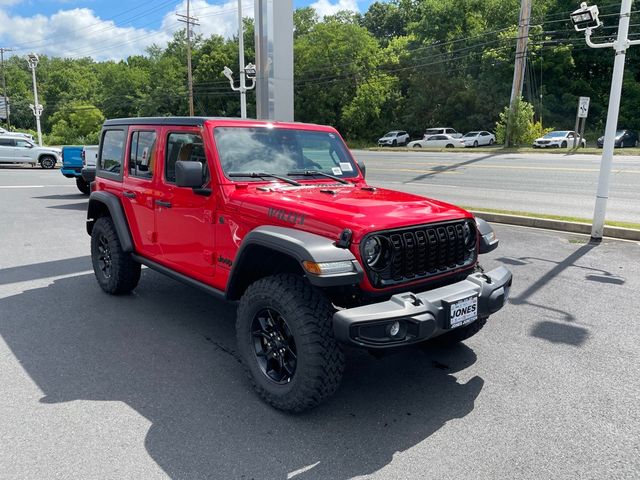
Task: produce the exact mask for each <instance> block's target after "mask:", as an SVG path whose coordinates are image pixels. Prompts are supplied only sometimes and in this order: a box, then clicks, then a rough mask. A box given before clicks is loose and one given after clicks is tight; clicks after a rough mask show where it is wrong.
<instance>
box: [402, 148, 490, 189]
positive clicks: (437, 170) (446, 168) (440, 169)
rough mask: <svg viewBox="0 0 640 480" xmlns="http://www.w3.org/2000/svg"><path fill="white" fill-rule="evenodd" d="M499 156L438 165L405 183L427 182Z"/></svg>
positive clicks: (487, 156) (488, 155)
mask: <svg viewBox="0 0 640 480" xmlns="http://www.w3.org/2000/svg"><path fill="white" fill-rule="evenodd" d="M497 156H500V154H499V153H489V154H487V155H483V156H482V157H478V158H472V159H470V160H467V161H465V162H458V163H453V164H451V165H436V166H434V167H432V168H431V170H432V171H431V172H429V173H424V174H422V175H418V176H417V177H414V178H412V179H411V180H407V181H406V182H403V183H404V184H407V183H413V182H419V181H421V180H426V179H427V178H433V177H436V176H438V175H440V174H442V173H447V172H452V171H455V170H457V169H458V168H461V167H465V166H467V165H472V164H474V163H478V162H482V161H484V160H488V159H490V158H493V157H497Z"/></svg>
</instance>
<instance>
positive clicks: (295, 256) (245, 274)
mask: <svg viewBox="0 0 640 480" xmlns="http://www.w3.org/2000/svg"><path fill="white" fill-rule="evenodd" d="M304 261H311V262H316V263H323V262H339V261H351V262H353V265H354V271H353V272H349V273H341V274H335V275H313V274H309V273H307V272H305V270H304V269H303V267H302V262H304ZM278 273H294V274H298V275H301V276H304V277H306V278H307V279H308V280H309V282H310V283H311V284H312V285H315V286H317V287H321V288H322V287H333V286H340V285H352V284H357V283H359V282H360V280H361V279H362V276H363V271H362V268H361V267H360V265H359V264H358V262H357V261H356V259H355V257H354V256H353V254H352V253H351V252H350V251H349V250H348V249H345V248H339V247H337V246H336V245H335V242H333V241H332V240H331V239H329V238H326V237H322V236H320V235H315V234H313V233H309V232H304V231H300V230H295V229H292V228H286V227H277V226H271V225H266V226H261V227H258V228H256V229H255V230H252V231H251V232H249V233H248V234H247V235H246V236H245V237H244V239H243V241H242V244H241V246H240V249H239V250H238V253H237V255H236V259H235V261H234V263H233V267H232V269H231V274H230V275H229V280H228V282H227V288H226V292H227V299H229V300H238V299H239V298H240V297H241V296H242V295H243V293H244V291H245V290H246V289H247V287H248V286H249V285H251V283H253V282H255V281H256V280H259V279H260V278H263V277H266V276H269V275H274V274H278Z"/></svg>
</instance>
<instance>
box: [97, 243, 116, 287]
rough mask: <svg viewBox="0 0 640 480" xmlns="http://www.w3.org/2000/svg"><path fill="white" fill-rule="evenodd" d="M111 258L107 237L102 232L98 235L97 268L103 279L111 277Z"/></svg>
mask: <svg viewBox="0 0 640 480" xmlns="http://www.w3.org/2000/svg"><path fill="white" fill-rule="evenodd" d="M112 265H113V258H112V256H111V247H109V239H108V238H107V236H106V235H105V234H104V233H101V234H100V236H99V237H98V268H99V269H100V272H102V275H104V278H105V279H109V278H111V272H112Z"/></svg>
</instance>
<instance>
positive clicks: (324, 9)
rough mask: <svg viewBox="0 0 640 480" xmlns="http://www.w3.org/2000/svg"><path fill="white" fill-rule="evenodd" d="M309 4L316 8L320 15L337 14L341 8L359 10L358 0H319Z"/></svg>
mask: <svg viewBox="0 0 640 480" xmlns="http://www.w3.org/2000/svg"><path fill="white" fill-rule="evenodd" d="M309 6H310V7H313V8H315V10H316V12H318V15H319V16H320V17H326V16H327V15H335V14H336V13H338V12H339V11H341V10H352V11H354V12H358V11H359V9H358V2H357V0H337V1H336V2H332V1H331V0H318V1H316V2H314V3H312V4H311V5H309Z"/></svg>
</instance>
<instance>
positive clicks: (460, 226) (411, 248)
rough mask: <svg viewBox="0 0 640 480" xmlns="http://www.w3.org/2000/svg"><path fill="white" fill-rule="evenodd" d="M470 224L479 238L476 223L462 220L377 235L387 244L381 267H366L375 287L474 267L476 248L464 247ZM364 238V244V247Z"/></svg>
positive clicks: (473, 234)
mask: <svg viewBox="0 0 640 480" xmlns="http://www.w3.org/2000/svg"><path fill="white" fill-rule="evenodd" d="M465 224H467V225H468V227H469V229H470V233H471V235H472V236H473V238H476V237H477V234H476V228H475V222H474V221H470V220H462V221H455V222H447V223H440V224H432V225H423V226H419V227H410V228H405V229H401V230H392V231H386V232H377V233H374V234H372V235H375V236H377V237H378V238H379V239H381V241H382V242H383V244H384V251H385V253H386V258H385V261H384V262H381V263H382V265H383V266H382V268H370V267H368V266H366V265H365V270H366V272H367V275H368V276H369V280H370V281H371V283H372V284H373V285H374V286H375V287H387V286H391V285H397V284H399V283H402V282H409V281H415V280H420V279H424V278H429V277H432V276H436V275H442V274H444V273H447V272H451V271H455V270H459V269H461V268H465V267H469V266H471V265H473V264H474V262H475V259H476V245H475V243H474V246H473V247H472V248H468V247H467V246H466V245H465V235H464V229H465ZM370 237H371V235H368V236H367V237H365V238H364V239H363V241H362V243H361V246H362V247H363V246H364V244H365V242H366V240H367V239H368V238H370Z"/></svg>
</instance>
